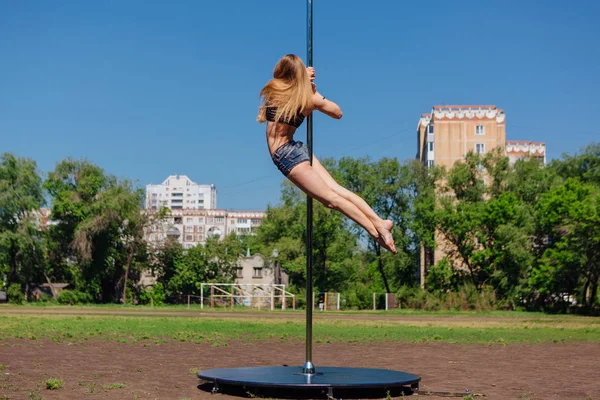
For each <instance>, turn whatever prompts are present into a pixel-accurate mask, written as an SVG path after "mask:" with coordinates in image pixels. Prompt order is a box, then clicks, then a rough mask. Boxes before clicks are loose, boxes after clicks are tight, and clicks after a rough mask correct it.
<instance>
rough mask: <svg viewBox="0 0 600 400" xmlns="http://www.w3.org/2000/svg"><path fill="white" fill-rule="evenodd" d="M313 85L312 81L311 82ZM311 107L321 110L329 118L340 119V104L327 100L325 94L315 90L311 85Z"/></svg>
mask: <svg viewBox="0 0 600 400" xmlns="http://www.w3.org/2000/svg"><path fill="white" fill-rule="evenodd" d="M313 85H314V83H313ZM313 91H314V93H313V98H312V100H313V107H314V108H315V110H319V111H321V112H322V113H323V114H325V115H328V116H330V117H331V118H335V119H340V118H342V109H341V108H340V106H338V105H337V104H335V103H334V102H333V101H331V100H327V99H326V98H325V96H323V95H322V94H321V93H319V92H317V88H316V86H313Z"/></svg>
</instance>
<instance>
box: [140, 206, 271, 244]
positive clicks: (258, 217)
mask: <svg viewBox="0 0 600 400" xmlns="http://www.w3.org/2000/svg"><path fill="white" fill-rule="evenodd" d="M265 215H266V213H265V212H264V211H252V210H223V209H174V210H171V213H170V215H169V217H168V218H166V219H165V220H163V221H161V222H160V223H158V224H156V225H154V226H152V227H150V230H149V232H148V233H147V238H148V239H147V240H148V241H149V242H150V243H157V242H161V241H163V240H165V239H166V238H172V239H176V240H178V241H179V242H180V243H181V244H182V245H183V247H184V248H191V247H194V246H196V245H198V244H204V243H205V242H206V238H207V237H210V236H217V237H219V238H223V237H225V236H226V235H229V234H231V233H234V232H235V233H236V234H238V235H250V234H253V233H254V232H255V231H256V229H257V228H258V226H260V224H261V222H262V219H263V218H264V217H265Z"/></svg>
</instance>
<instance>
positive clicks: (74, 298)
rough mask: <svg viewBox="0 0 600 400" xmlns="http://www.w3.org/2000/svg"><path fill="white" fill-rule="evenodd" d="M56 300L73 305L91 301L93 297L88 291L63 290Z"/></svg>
mask: <svg viewBox="0 0 600 400" xmlns="http://www.w3.org/2000/svg"><path fill="white" fill-rule="evenodd" d="M57 300H58V302H59V303H60V304H69V305H75V304H87V303H91V302H92V300H93V299H92V296H90V295H89V294H88V293H85V292H80V291H79V290H63V291H62V292H60V294H59V295H58V299H57Z"/></svg>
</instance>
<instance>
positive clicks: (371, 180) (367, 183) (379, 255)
mask: <svg viewBox="0 0 600 400" xmlns="http://www.w3.org/2000/svg"><path fill="white" fill-rule="evenodd" d="M411 168H412V166H411V164H400V163H399V162H398V160H397V159H395V158H382V159H380V160H378V161H371V160H370V159H368V158H361V159H354V158H342V159H340V160H339V162H338V164H337V168H336V169H334V174H335V176H336V177H337V180H338V181H339V182H340V184H341V185H342V186H344V187H346V188H348V189H349V190H350V191H352V192H354V193H356V194H357V195H358V196H360V197H362V198H363V199H364V200H365V201H366V202H367V204H369V205H370V206H371V208H372V209H373V210H374V211H375V212H376V213H377V214H378V215H379V216H380V217H381V218H383V219H389V220H392V221H393V223H394V229H393V232H392V233H393V236H394V241H395V243H396V248H397V250H398V254H396V255H393V254H391V253H388V252H382V250H381V246H380V245H379V244H378V243H377V242H376V241H375V240H374V239H373V238H372V237H370V236H369V235H367V234H366V232H364V230H363V229H362V228H360V227H358V226H357V225H356V224H352V225H351V226H353V228H354V229H353V230H354V233H355V234H356V235H357V237H358V238H360V239H361V240H366V243H367V249H368V250H369V251H368V253H367V255H366V256H367V262H368V263H369V264H370V265H371V266H372V267H374V268H375V269H376V270H377V271H378V273H379V275H380V279H381V283H382V287H383V288H384V290H385V291H386V292H388V293H391V292H392V291H393V290H394V288H398V287H399V286H401V285H411V284H414V283H415V282H416V277H417V265H416V259H417V258H416V252H417V251H418V247H417V246H415V243H414V237H413V234H414V232H413V231H412V230H411V228H412V227H411V223H412V220H413V219H412V216H411V204H412V200H413V197H414V196H413V195H414V185H413V181H412V177H413V176H414V175H413V173H412V169H411Z"/></svg>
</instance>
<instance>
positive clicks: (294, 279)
mask: <svg viewBox="0 0 600 400" xmlns="http://www.w3.org/2000/svg"><path fill="white" fill-rule="evenodd" d="M322 162H323V163H324V165H327V166H328V169H331V168H330V167H329V163H330V160H323V161H322ZM281 200H282V203H281V204H279V205H278V206H276V207H272V206H269V207H268V208H267V215H266V218H264V219H263V221H262V224H261V226H260V228H259V229H258V231H257V236H256V243H257V244H259V246H258V247H259V248H258V250H259V251H260V252H261V253H262V254H263V255H265V256H266V257H267V260H268V261H272V260H270V255H271V254H272V253H273V250H274V249H277V251H278V262H280V263H281V265H282V268H283V269H284V270H285V271H286V272H287V273H288V275H289V277H290V283H291V284H292V285H296V286H298V287H300V286H304V284H305V281H306V271H305V267H306V257H305V254H306V253H305V239H306V196H305V195H304V194H303V193H302V192H301V191H300V190H299V189H298V188H296V187H295V186H294V185H293V184H292V183H291V182H288V181H287V180H286V181H283V183H282V194H281ZM355 250H356V238H355V237H354V236H353V235H352V234H351V233H350V232H349V231H348V230H347V229H346V222H345V217H344V216H343V215H342V214H340V213H338V212H336V211H333V210H330V209H328V208H326V207H325V206H323V205H322V204H320V203H319V202H317V201H313V266H314V267H313V269H314V284H315V288H316V289H317V290H322V291H334V290H338V291H339V290H342V289H343V288H344V286H345V282H347V280H348V279H349V277H350V276H351V274H352V272H353V269H354V268H356V266H357V263H358V260H356V259H353V252H354V251H355Z"/></svg>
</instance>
